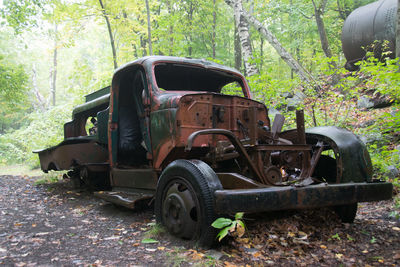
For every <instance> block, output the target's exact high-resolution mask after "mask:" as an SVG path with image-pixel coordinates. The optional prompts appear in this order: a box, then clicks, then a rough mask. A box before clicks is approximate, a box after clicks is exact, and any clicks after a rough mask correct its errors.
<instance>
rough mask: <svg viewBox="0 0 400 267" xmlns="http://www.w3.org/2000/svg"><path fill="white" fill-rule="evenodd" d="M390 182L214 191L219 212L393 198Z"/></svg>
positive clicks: (351, 202)
mask: <svg viewBox="0 0 400 267" xmlns="http://www.w3.org/2000/svg"><path fill="white" fill-rule="evenodd" d="M392 190H393V185H392V184H391V183H381V182H376V183H345V184H317V185H310V186H306V187H295V186H284V187H268V188H256V189H236V190H217V191H215V199H216V211H217V212H218V213H219V214H227V213H236V212H266V211H274V210H287V209H305V208H318V207H327V206H337V205H346V204H353V203H357V202H369V201H379V200H386V199H391V198H392Z"/></svg>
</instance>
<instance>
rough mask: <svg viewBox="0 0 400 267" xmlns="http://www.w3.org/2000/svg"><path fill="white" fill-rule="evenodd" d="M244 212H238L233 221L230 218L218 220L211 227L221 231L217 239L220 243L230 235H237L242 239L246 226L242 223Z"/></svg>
mask: <svg viewBox="0 0 400 267" xmlns="http://www.w3.org/2000/svg"><path fill="white" fill-rule="evenodd" d="M243 214H244V213H243V212H238V213H236V214H235V220H231V219H229V218H218V219H216V220H215V221H214V222H213V223H212V224H211V226H212V227H214V228H217V229H221V231H220V232H219V233H218V235H217V238H218V241H221V240H222V239H223V238H224V237H225V236H227V235H228V233H231V234H233V233H236V235H237V236H238V237H242V236H243V234H244V232H245V229H246V226H245V224H244V222H243V221H242V218H243Z"/></svg>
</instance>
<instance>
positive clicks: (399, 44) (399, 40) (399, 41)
mask: <svg viewBox="0 0 400 267" xmlns="http://www.w3.org/2000/svg"><path fill="white" fill-rule="evenodd" d="M396 24H397V29H396V57H397V58H400V0H397V23H396Z"/></svg>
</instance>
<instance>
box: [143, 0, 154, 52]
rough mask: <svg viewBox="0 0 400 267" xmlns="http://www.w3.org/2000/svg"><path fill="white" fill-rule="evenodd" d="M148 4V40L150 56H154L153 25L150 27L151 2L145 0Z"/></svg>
mask: <svg viewBox="0 0 400 267" xmlns="http://www.w3.org/2000/svg"><path fill="white" fill-rule="evenodd" d="M145 2H146V10H147V38H148V43H149V54H150V55H153V47H152V43H151V25H150V7H149V0H145Z"/></svg>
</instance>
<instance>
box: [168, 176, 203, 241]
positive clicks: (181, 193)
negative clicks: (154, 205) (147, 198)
mask: <svg viewBox="0 0 400 267" xmlns="http://www.w3.org/2000/svg"><path fill="white" fill-rule="evenodd" d="M199 214H200V210H199V202H198V199H197V197H196V195H195V193H194V190H193V188H192V186H191V185H190V184H189V183H188V182H187V181H185V180H183V179H182V178H176V179H174V180H172V181H171V182H170V183H169V184H168V186H166V187H165V190H164V197H163V204H162V220H163V223H164V225H165V226H166V227H167V229H168V230H169V231H170V232H171V233H172V234H174V235H176V236H179V237H183V238H189V239H191V238H193V237H194V236H195V235H196V234H197V232H198V229H199V223H198V222H199V221H200V220H199V218H198V216H199Z"/></svg>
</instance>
